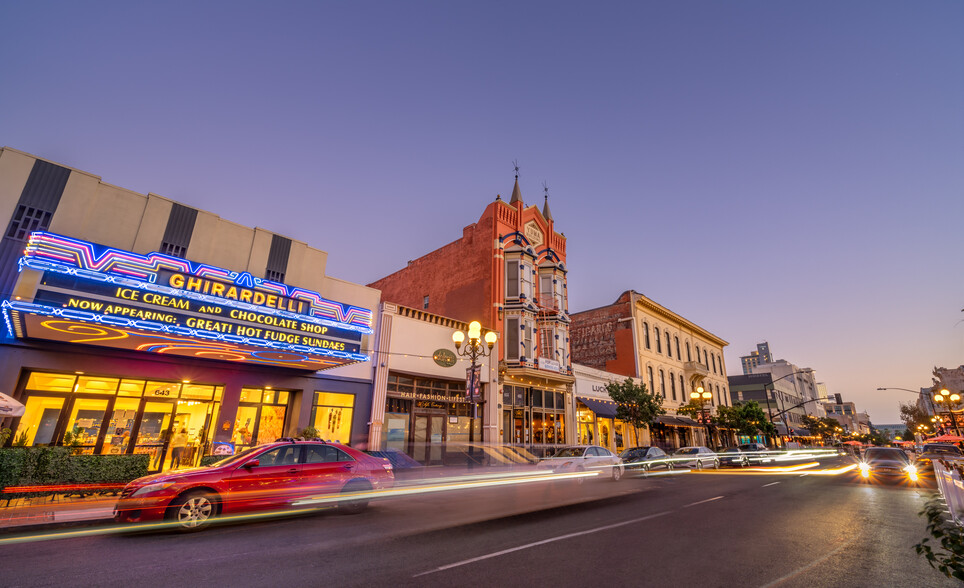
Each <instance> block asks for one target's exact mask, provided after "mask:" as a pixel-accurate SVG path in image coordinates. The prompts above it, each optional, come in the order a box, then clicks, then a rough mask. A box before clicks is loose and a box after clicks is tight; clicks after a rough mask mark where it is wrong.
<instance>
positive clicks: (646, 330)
mask: <svg viewBox="0 0 964 588" xmlns="http://www.w3.org/2000/svg"><path fill="white" fill-rule="evenodd" d="M643 342H644V343H645V344H646V349H650V346H649V323H647V322H646V321H643Z"/></svg>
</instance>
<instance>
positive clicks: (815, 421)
mask: <svg viewBox="0 0 964 588" xmlns="http://www.w3.org/2000/svg"><path fill="white" fill-rule="evenodd" d="M803 426H804V427H806V428H807V430H808V431H810V434H811V435H813V436H815V437H830V436H832V434H833V429H832V428H830V427H828V426H827V423H825V422H823V419H819V418H817V417H815V416H811V415H809V414H808V415H806V416H804V417H803Z"/></svg>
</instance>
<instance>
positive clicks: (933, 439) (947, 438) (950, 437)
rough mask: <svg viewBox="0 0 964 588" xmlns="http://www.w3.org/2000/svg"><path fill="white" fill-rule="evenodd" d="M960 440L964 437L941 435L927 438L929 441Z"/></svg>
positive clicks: (952, 441)
mask: <svg viewBox="0 0 964 588" xmlns="http://www.w3.org/2000/svg"><path fill="white" fill-rule="evenodd" d="M959 441H964V437H960V436H958V435H941V436H939V437H932V438H930V439H928V440H927V442H928V443H957V442H959Z"/></svg>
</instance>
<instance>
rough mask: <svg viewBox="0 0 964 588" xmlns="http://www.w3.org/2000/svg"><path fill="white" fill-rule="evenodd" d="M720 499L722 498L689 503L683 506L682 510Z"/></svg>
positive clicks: (716, 497)
mask: <svg viewBox="0 0 964 588" xmlns="http://www.w3.org/2000/svg"><path fill="white" fill-rule="evenodd" d="M721 498H723V497H722V496H714V497H713V498H707V499H706V500H700V501H699V502H691V503H689V504H687V505H685V506H683V508H689V507H691V506H696V505H697V504H705V503H707V502H713V501H714V500H719V499H721Z"/></svg>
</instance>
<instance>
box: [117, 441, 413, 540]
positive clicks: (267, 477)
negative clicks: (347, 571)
mask: <svg viewBox="0 0 964 588" xmlns="http://www.w3.org/2000/svg"><path fill="white" fill-rule="evenodd" d="M393 483H394V475H393V472H392V465H391V463H389V462H388V460H386V459H382V458H377V457H372V456H370V455H366V454H364V453H362V452H360V451H357V450H355V449H352V448H350V447H347V446H345V445H341V444H338V443H326V442H324V441H299V440H293V439H286V440H280V441H277V442H275V443H268V444H265V445H259V446H258V447H253V448H251V449H248V450H246V451H243V452H241V453H239V454H237V455H233V456H231V457H228V458H225V459H223V460H221V461H219V462H217V463H215V464H214V465H212V466H209V467H204V468H193V469H187V470H171V471H167V472H162V473H160V474H154V475H151V476H145V477H143V478H138V479H136V480H134V481H133V482H131V483H129V484H128V485H127V486H126V487H125V488H124V490H123V492H121V497H120V499H119V500H118V501H117V505H116V506H115V507H114V519H115V520H116V521H117V522H121V523H126V522H132V523H133V522H146V521H164V520H167V521H171V522H174V523H176V525H177V526H178V527H179V528H180V529H182V530H195V529H199V528H202V527H204V526H206V525H208V524H209V523H211V521H212V520H213V519H214V518H215V517H218V516H221V515H229V514H235V513H241V512H248V511H256V510H271V509H280V508H283V507H285V506H289V505H291V504H292V503H294V502H296V501H301V500H307V499H310V498H314V497H317V496H318V495H321V494H332V493H347V492H364V491H366V490H380V489H382V488H389V487H391V486H392V485H393ZM337 505H338V508H339V509H342V510H344V511H345V512H350V513H351V512H360V511H361V510H364V508H365V507H366V506H367V505H368V500H366V499H358V500H346V501H344V502H338V503H337Z"/></svg>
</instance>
